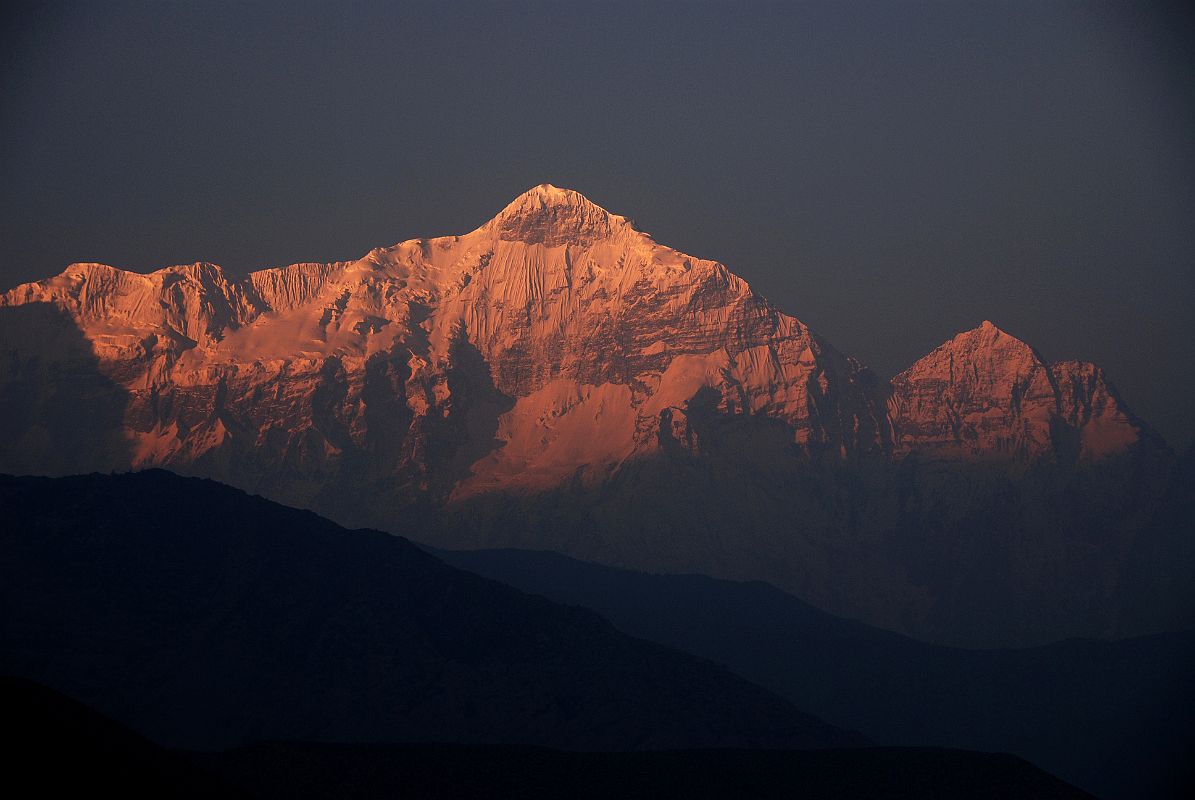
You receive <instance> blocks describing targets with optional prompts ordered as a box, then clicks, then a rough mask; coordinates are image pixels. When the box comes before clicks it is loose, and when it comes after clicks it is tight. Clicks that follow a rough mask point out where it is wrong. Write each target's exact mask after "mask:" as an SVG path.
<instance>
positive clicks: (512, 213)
mask: <svg viewBox="0 0 1195 800" xmlns="http://www.w3.org/2000/svg"><path fill="white" fill-rule="evenodd" d="M628 225H629V223H628V221H627V220H626V219H625V218H624V217H620V216H618V215H617V214H611V213H610V212H608V211H607V210H606V209H604V208H602V207H601V206H599V205H597V204H596V203H594V202H592V201H591V200H590V199H589V198H587V197H585V195H583V194H581V193H580V192H578V191H575V190H573V189H562V188H560V187H558V186H553V185H552V184H550V183H541V184H540V185H538V186H533V187H532V188H530V189H528V190H527V191H525V192H523V193H522V194H520V195H519V196H518V197H516V198H515V199H514V200H512V201H511V202H510V204H508V205H507V206H506V208H504V209H502V211H501V212H500V213H499V214H498V216H496V217H494V218H493V219H492V220H490V221H489V222H487V223H486V224H485V225H483V226H482V229H487V230H489V231H490V232H492V233H494V234H496V235H497V237H498V238H499V239H503V240H506V241H521V242H526V243H527V244H542V245H544V246H545V247H557V246H559V245H562V244H575V245H581V246H584V245H588V244H592V243H593V242H594V241H597V240H599V239H603V238H607V237H609V236H612V235H613V234H614V233H616V232H617V231H618V230H620V229H621V228H623V227H625V226H628Z"/></svg>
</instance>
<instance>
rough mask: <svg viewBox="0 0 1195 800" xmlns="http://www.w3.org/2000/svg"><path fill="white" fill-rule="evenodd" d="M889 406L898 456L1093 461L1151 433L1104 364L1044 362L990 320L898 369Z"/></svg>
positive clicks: (1126, 447)
mask: <svg viewBox="0 0 1195 800" xmlns="http://www.w3.org/2000/svg"><path fill="white" fill-rule="evenodd" d="M888 413H889V417H890V419H891V421H892V427H893V432H894V434H893V439H894V444H895V452H896V453H897V454H898V455H899V454H907V453H910V452H914V451H921V452H925V453H932V454H934V455H936V456H940V457H944V458H953V459H993V458H994V459H1016V460H1021V461H1025V460H1035V459H1040V458H1046V457H1054V458H1060V459H1072V460H1073V459H1075V458H1079V459H1084V460H1095V459H1100V458H1102V457H1104V456H1109V455H1113V454H1115V453H1117V452H1121V451H1123V450H1126V449H1128V448H1129V447H1130V446H1132V445H1133V444H1135V443H1136V442H1138V441H1140V440H1141V438H1142V436H1143V435H1144V429H1143V427H1142V425H1141V424H1140V423H1139V422H1137V421H1136V420H1135V419H1134V418H1133V417H1132V416H1131V415H1130V414H1129V413H1128V412H1127V411H1126V410H1125V409H1124V407H1123V406H1122V404H1121V403H1120V400H1119V398H1118V397H1117V396H1116V392H1115V390H1113V389H1112V387H1111V386H1110V385H1109V384H1108V382H1107V380H1105V378H1104V373H1103V370H1101V369H1100V368H1099V367H1097V366H1095V365H1094V364H1089V363H1086V362H1081V361H1064V362H1060V363H1058V364H1053V365H1051V364H1046V363H1045V362H1044V361H1042V359H1041V357H1040V356H1038V354H1037V353H1036V352H1035V351H1034V350H1033V348H1031V347H1030V346H1029V345H1027V344H1025V343H1024V342H1022V341H1020V340H1019V339H1016V338H1015V337H1012V336H1009V335H1008V334H1007V333H1005V332H1004V331H1002V330H1000V329H999V328H997V327H996V326H995V325H993V324H992V323H991V322H988V321H986V320H985V321H984V323H983V324H982V325H980V326H979V327H978V328H975V329H974V330H970V331H966V332H965V333H960V334H959V335H958V336H955V337H954V338H953V339H951V340H950V341H949V342H946V343H945V344H943V345H942V346H941V347H938V348H937V349H936V350H934V351H933V352H932V353H930V354H929V355H927V356H925V357H924V358H922V359H921V360H920V361H918V362H917V363H916V364H914V365H913V366H911V367H909V368H908V369H907V370H905V371H904V372H902V373H900V374H899V375H897V376H896V377H895V378H894V379H893V380H892V394H891V397H890V398H889V401H888Z"/></svg>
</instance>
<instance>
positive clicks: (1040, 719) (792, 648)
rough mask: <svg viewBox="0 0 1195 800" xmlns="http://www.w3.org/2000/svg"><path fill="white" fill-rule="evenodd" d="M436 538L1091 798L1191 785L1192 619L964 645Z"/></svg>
mask: <svg viewBox="0 0 1195 800" xmlns="http://www.w3.org/2000/svg"><path fill="white" fill-rule="evenodd" d="M435 552H436V553H437V555H439V556H440V557H442V558H444V559H445V560H447V561H448V562H449V563H451V564H454V565H456V566H459V567H462V568H465V569H469V570H472V571H475V572H478V573H479V574H482V575H485V576H487V577H491V578H494V579H496V580H500V581H503V582H504V583H508V584H510V585H512V586H516V587H518V588H520V589H523V590H524V591H527V592H532V593H536V594H541V595H543V596H545V597H548V598H549V599H552V600H555V601H557V602H561V603H568V604H575V605H580V606H584V607H586V608H591V609H593V610H595V611H598V612H599V613H601V614H602V616H604V617H605V618H607V619H608V620H610V621H611V622H613V623H614V624H615V625H616V626H617V627H618V628H619V629H620V630H622V631H625V632H627V633H629V634H632V635H634V636H639V637H642V638H645V639H650V640H652V641H656V642H660V643H662V644H667V645H669V646H672V647H676V648H678V649H681V650H685V651H687V652H690V653H694V654H697V655H701V656H704V657H706V658H709V659H710V660H711V661H714V662H716V663H719V664H724V665H726V666H727V667H728V668H729V669H731V670H733V671H734V672H736V673H737V674H739V675H742V676H744V677H747V678H749V679H751V680H752V681H754V682H756V683H758V684H759V685H761V686H764V687H766V688H769V689H772V690H773V691H775V692H777V693H778V694H780V695H783V696H784V697H787V698H788V699H789V700H791V701H792V702H793V703H794V704H795V705H797V706H798V707H800V708H803V709H807V710H809V711H811V712H813V713H815V714H817V715H818V716H819V717H821V718H823V719H826V720H828V721H830V722H832V723H834V724H837V725H840V726H844V727H847V728H849V729H852V730H858V731H861V732H863V733H865V734H866V735H868V736H869V737H871V738H872V739H873V740H874V741H876V742H878V743H881V744H889V745H894V744H900V745H920V746H929V745H933V746H940V747H959V748H967V749H975V750H985V751H994V752H1009V753H1015V754H1017V755H1019V756H1022V757H1024V758H1026V759H1028V760H1029V761H1031V762H1033V763H1034V764H1037V765H1040V766H1042V767H1043V768H1045V769H1047V770H1049V771H1050V772H1051V773H1053V774H1055V775H1058V776H1060V777H1062V778H1064V779H1066V780H1068V781H1070V782H1072V783H1074V784H1075V785H1078V786H1081V787H1083V788H1085V789H1087V790H1089V791H1091V792H1093V793H1095V794H1096V795H1098V796H1100V797H1109V798H1110V797H1125V798H1128V797H1180V796H1183V795H1184V793H1185V792H1186V791H1187V790H1189V789H1190V787H1191V786H1193V785H1195V768H1192V764H1195V685H1192V683H1191V681H1190V676H1191V675H1192V674H1195V631H1192V632H1186V633H1177V634H1162V635H1155V636H1148V637H1140V638H1135V639H1128V640H1123V641H1117V642H1101V641H1091V640H1072V641H1065V642H1058V643H1055V644H1051V645H1046V646H1041V647H1034V648H1026V649H1018V650H964V649H957V648H950V647H942V646H939V645H932V644H927V643H924V642H919V641H916V640H913V639H909V638H906V637H903V636H899V635H897V634H894V633H891V632H888V631H884V630H880V629H877V628H872V627H870V626H867V625H863V624H861V623H858V622H853V621H850V620H844V619H839V618H837V617H833V616H831V615H829V614H826V613H825V612H822V611H819V610H818V609H816V608H813V607H812V606H809V605H808V604H806V603H803V602H801V601H800V600H798V599H797V598H795V597H792V596H791V595H787V594H785V593H784V592H781V591H779V590H778V589H776V588H775V587H772V586H769V585H767V584H763V583H758V582H753V583H740V582H730V581H719V580H714V579H712V578H708V577H705V576H700V575H651V574H646V573H639V572H631V571H627V570H620V569H614V568H611V567H605V566H600V565H596V564H587V563H584V562H580V561H576V560H574V559H569V558H566V557H564V556H561V555H558V554H555V553H547V552H531V551H520V550H483V551H459V552H457V551H435Z"/></svg>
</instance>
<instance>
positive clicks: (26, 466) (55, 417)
mask: <svg viewBox="0 0 1195 800" xmlns="http://www.w3.org/2000/svg"><path fill="white" fill-rule="evenodd" d="M110 366H111V365H107V364H101V362H100V360H99V359H98V358H97V357H96V355H95V353H94V352H93V350H92V347H91V343H90V341H89V340H88V339H87V338H86V337H85V336H84V334H83V332H82V331H80V330H79V327H78V325H77V324H76V323H75V320H74V319H73V318H72V317H71V315H70V314H68V313H67V312H66V311H64V310H63V309H61V308H60V307H58V306H56V305H54V304H52V303H29V304H24V305H17V306H3V305H0V440H3V442H4V445H3V446H2V447H0V471H4V472H10V473H18V474H41V475H67V474H71V473H74V472H80V471H90V470H111V469H127V468H128V466H129V463H130V455H129V446H128V442H127V440H126V436H125V430H126V424H127V423H126V420H125V409H126V406H127V404H128V392H127V391H126V389H125V387H124V386H122V385H121V383H120V382H119V380H120V377H121V376H120V375H110V374H108V371H107V369H106V368H109V367H110Z"/></svg>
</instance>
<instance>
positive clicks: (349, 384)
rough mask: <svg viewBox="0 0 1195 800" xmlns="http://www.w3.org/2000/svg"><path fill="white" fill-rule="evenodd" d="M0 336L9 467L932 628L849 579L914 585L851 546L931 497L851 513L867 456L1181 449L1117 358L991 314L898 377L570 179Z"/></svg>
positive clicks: (44, 284)
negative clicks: (372, 241) (361, 250)
mask: <svg viewBox="0 0 1195 800" xmlns="http://www.w3.org/2000/svg"><path fill="white" fill-rule="evenodd" d="M0 334H2V336H0V359H2V360H0V399H2V400H3V403H4V406H5V409H6V411H7V412H8V413H6V414H5V415H3V419H0V436H2V437H3V441H4V442H5V445H4V446H3V448H2V449H0V471H11V472H34V473H43V474H44V473H49V474H63V473H69V472H79V471H87V470H112V469H127V468H147V467H166V468H169V469H171V470H174V471H177V472H182V473H187V474H196V475H202V476H206V477H212V478H216V479H218V480H222V481H225V482H228V483H231V484H233V485H236V486H239V487H241V488H244V489H247V490H250V491H254V492H258V493H261V494H264V495H266V496H268V497H270V498H272V499H275V500H279V501H282V502H285V503H288V504H292V505H297V506H301V507H308V508H313V509H315V510H318V511H321V512H322V513H325V514H327V515H329V516H331V517H332V518H333V519H336V520H337V521H339V522H341V523H344V524H351V525H369V526H373V527H381V528H386V529H389V530H401V531H403V532H405V533H406V534H407V535H410V536H413V537H415V538H424V539H425V540H434V541H435V542H438V543H441V544H445V543H447V544H459V545H499V544H513V543H518V544H523V545H528V544H536V545H538V546H541V547H555V548H557V549H562V550H565V551H566V552H570V553H572V554H574V555H579V556H581V557H590V558H594V559H599V560H605V561H609V562H613V563H618V564H622V565H625V566H638V567H651V568H657V569H679V568H684V569H695V570H698V571H706V572H711V573H714V574H719V575H722V576H724V577H765V578H767V579H769V580H773V581H775V582H778V583H780V584H781V585H784V586H786V587H787V588H789V589H791V590H793V591H796V592H797V593H799V594H802V596H805V597H807V598H810V599H813V600H815V601H819V602H822V603H823V604H825V605H827V606H828V607H830V608H831V610H834V611H837V612H838V613H848V614H855V615H861V616H866V617H868V618H870V619H872V620H873V621H877V622H880V623H881V624H890V625H894V626H897V627H900V626H901V625H904V626H905V627H906V628H907V627H908V626H909V625H912V626H913V627H916V625H918V624H920V623H918V622H917V621H916V620H918V619H922V618H923V616H924V614H925V613H928V612H927V611H926V610H925V608H923V609H922V610H921V611H919V612H917V613H916V614H913V619H914V621H913V622H909V623H901V622H899V621H893V619H889V618H887V617H885V616H884V615H885V614H887V613H889V611H885V609H894V608H897V606H894V605H893V604H892V603H889V602H884V601H879V600H877V601H876V602H874V603H873V602H871V601H866V602H864V601H863V600H861V599H860V598H859V597H853V596H854V595H858V594H860V593H862V594H864V595H867V596H868V597H873V599H874V597H879V596H880V595H882V594H883V592H879V591H878V590H873V589H858V590H850V591H847V590H845V589H842V588H837V589H836V588H833V587H835V586H836V585H841V584H842V582H841V581H839V580H837V579H836V577H835V576H836V575H838V574H839V572H840V571H841V570H843V569H848V570H851V571H852V572H854V573H859V574H858V575H856V578H857V579H858V580H859V581H870V582H872V583H875V584H877V585H885V586H888V587H889V588H892V587H899V586H903V585H905V584H908V583H909V581H910V578H909V577H908V576H907V575H899V574H897V575H894V574H889V572H890V570H888V569H887V568H884V567H882V566H881V564H880V562H878V561H875V562H874V563H873V561H874V560H875V559H876V558H881V556H877V555H874V554H873V555H867V556H862V557H859V558H858V559H854V560H852V558H851V557H850V556H848V555H847V553H849V552H850V551H851V548H854V547H864V548H866V547H867V546H868V545H866V544H865V542H867V541H872V540H874V539H875V537H877V536H880V535H881V533H880V532H881V531H883V530H888V531H891V530H894V529H899V528H900V525H902V524H905V523H903V522H900V521H898V520H897V519H896V517H894V516H893V514H894V513H895V512H892V511H891V509H892V508H893V507H895V506H897V505H899V504H900V503H907V502H908V498H909V496H910V495H909V494H908V493H907V492H906V493H904V494H901V493H900V492H899V491H897V490H896V489H895V488H893V487H892V485H890V484H891V482H892V481H895V480H896V479H895V478H885V479H884V480H885V481H886V483H885V488H884V489H883V491H880V492H879V494H877V495H876V496H875V497H872V498H871V499H867V500H866V501H863V504H862V505H861V506H858V507H854V508H848V507H847V506H848V505H849V503H848V502H847V501H846V500H845V499H844V497H843V491H845V490H844V489H843V488H842V485H841V483H835V481H840V476H841V475H842V474H843V470H844V469H848V470H861V471H862V472H861V473H860V474H863V475H871V474H873V473H874V472H875V471H876V470H879V471H880V472H881V473H883V474H885V475H889V476H891V475H897V474H903V473H901V472H900V469H901V468H900V466H899V465H900V464H902V463H904V462H907V461H910V458H911V457H915V458H913V462H915V464H916V465H917V466H916V469H923V468H924V465H925V464H927V463H945V464H960V465H967V466H970V465H975V464H990V463H997V464H1010V465H1014V466H1015V467H1016V468H1017V469H1019V470H1021V471H1024V470H1025V469H1031V468H1035V465H1055V464H1064V465H1073V464H1076V463H1081V464H1093V465H1094V464H1100V463H1104V462H1107V461H1109V459H1111V460H1117V459H1121V458H1124V457H1126V456H1127V455H1129V454H1133V453H1137V452H1138V451H1142V450H1143V448H1144V449H1146V450H1150V451H1151V452H1155V451H1156V452H1162V451H1164V449H1165V448H1164V445H1161V444H1160V443H1159V442H1157V441H1156V440H1155V439H1154V438H1153V437H1152V435H1151V434H1149V432H1148V430H1147V429H1146V428H1145V427H1144V426H1143V425H1142V424H1141V423H1139V422H1138V421H1137V420H1136V419H1135V418H1133V417H1132V416H1131V415H1130V414H1129V412H1128V411H1127V410H1125V409H1124V408H1123V406H1122V404H1121V403H1120V402H1119V400H1118V399H1117V397H1116V394H1115V392H1114V390H1113V389H1112V388H1111V387H1110V385H1109V384H1108V383H1107V382H1106V381H1105V379H1104V376H1103V373H1102V372H1101V371H1100V370H1099V369H1098V368H1096V367H1094V366H1092V365H1090V364H1081V363H1077V362H1064V363H1060V364H1055V365H1047V364H1045V363H1044V362H1043V361H1042V360H1041V359H1040V358H1039V357H1038V356H1037V355H1036V354H1035V353H1034V351H1033V350H1032V348H1030V347H1029V346H1027V345H1025V344H1024V343H1023V342H1020V341H1018V340H1017V339H1015V338H1013V337H1011V336H1009V335H1008V334H1006V333H1004V332H1002V331H1000V330H999V329H997V328H995V327H994V326H992V325H991V324H990V323H985V324H984V325H982V326H981V327H979V328H977V329H976V330H973V331H969V332H967V333H963V334H960V335H958V336H956V337H955V338H954V339H953V340H951V341H950V342H948V343H946V344H945V345H943V346H942V347H940V348H938V349H937V350H935V351H934V352H933V353H931V354H930V355H928V356H926V357H925V358H924V359H922V360H921V361H919V362H917V364H915V365H914V366H913V367H911V368H910V369H908V370H906V371H905V372H903V373H901V375H899V376H897V378H896V379H895V380H894V381H892V383H891V385H885V384H883V382H881V381H879V380H877V379H876V378H875V376H874V375H872V373H870V372H869V371H868V370H867V369H866V368H864V367H863V366H862V365H861V364H859V362H858V361H856V360H855V359H853V358H850V357H848V356H846V355H843V354H841V353H839V352H838V351H836V350H835V349H834V348H833V347H832V346H830V345H829V344H828V343H827V342H826V341H824V340H823V339H821V338H820V337H818V336H817V335H816V334H814V333H813V332H811V331H810V330H809V329H808V328H807V327H806V326H805V325H804V324H802V323H801V322H800V321H798V320H796V319H794V318H793V317H790V316H788V315H786V314H784V313H782V312H781V311H779V310H778V309H776V308H775V307H774V306H772V305H771V304H769V303H768V302H767V301H766V300H764V299H763V298H761V297H759V296H758V295H756V294H755V293H754V292H752V290H751V289H750V287H749V286H748V285H747V284H746V283H745V282H744V281H743V280H741V279H740V278H739V277H737V276H736V275H734V274H733V273H731V272H730V271H729V270H728V269H727V268H726V267H725V266H724V265H722V264H719V263H717V262H713V261H705V260H702V259H698V258H693V257H690V256H687V255H685V254H683V253H680V252H677V251H676V250H673V249H670V248H668V247H665V246H662V245H659V244H657V243H656V242H654V241H653V240H652V239H651V238H650V237H649V236H648V235H647V234H645V233H643V232H642V231H640V230H638V229H636V228H635V226H634V225H633V224H632V223H631V222H630V221H629V220H627V219H626V218H624V217H621V216H618V215H616V214H611V213H609V212H607V211H606V210H604V209H602V208H600V207H599V206H597V205H595V204H593V203H591V202H590V201H589V200H587V199H586V198H584V197H583V196H581V195H580V194H578V193H576V192H573V191H569V190H564V189H559V188H556V187H553V186H548V185H543V186H538V187H535V188H534V189H531V190H529V191H528V192H526V193H524V194H523V195H521V196H520V197H518V198H516V199H515V200H514V202H512V203H511V204H510V205H509V206H507V207H506V208H505V209H503V211H502V212H501V213H500V214H498V216H496V217H495V218H494V219H492V220H490V221H489V222H487V223H486V224H484V225H482V226H481V227H479V228H478V229H476V230H474V231H472V232H471V233H468V234H465V235H463V236H448V237H441V238H435V239H416V240H411V241H407V242H403V243H401V244H397V245H394V246H393V247H388V248H379V249H376V250H373V251H371V252H370V253H368V254H366V255H365V256H364V257H363V258H360V259H358V260H356V261H348V262H338V263H333V264H295V265H291V266H288V267H283V268H278V269H267V270H262V271H259V272H254V273H252V274H250V275H248V276H247V277H245V278H243V279H232V278H230V277H229V276H227V275H225V274H224V273H223V272H222V271H221V270H220V268H219V267H217V266H215V265H212V264H195V265H191V266H179V267H170V268H167V269H163V270H159V271H157V272H154V273H152V274H148V275H141V274H135V273H130V272H124V271H121V270H118V269H114V268H112V267H108V266H104V265H99V264H74V265H72V266H70V267H68V268H67V270H66V271H65V272H63V273H62V274H61V275H58V276H56V277H54V278H50V279H48V280H44V281H38V282H35V283H29V284H25V285H22V286H18V287H16V288H15V289H12V290H11V291H9V292H7V293H6V294H4V295H3V296H0ZM906 471H907V470H906ZM828 476H829V477H828ZM834 476H839V477H834ZM852 480H853V482H852V481H848V482H847V485H849V486H852V487H856V488H855V489H851V490H850V491H856V489H857V487H858V486H859V485H861V484H860V483H859V481H858V480H854V479H852ZM869 480H870V479H869ZM826 481H831V483H832V484H833V485H830V484H827V483H826ZM859 491H862V490H859ZM869 491H870V490H869ZM984 491H987V490H986V489H985V490H984ZM869 497H871V495H869ZM877 498H879V499H877ZM858 502H861V501H860V500H859V498H857V497H855V498H853V499H851V500H850V503H858ZM706 504H713V506H712V507H710V508H708V512H709V514H710V515H713V517H715V518H716V521H714V522H712V523H711V522H708V521H707V520H705V519H698V518H694V517H693V515H694V514H695V513H696V512H695V511H694V509H698V508H703V507H705V506H706ZM545 509H547V510H545ZM563 509H571V510H570V511H569V512H568V513H567V514H565V513H564V511H563ZM578 509H581V510H580V511H578ZM653 509H654V510H653ZM767 509H772V510H771V511H768V510H767ZM778 509H783V514H784V515H786V516H784V517H782V518H780V519H777V517H776V514H778V513H781V512H780V511H779V510H778ZM440 510H443V511H444V513H445V514H446V515H447V517H446V518H447V519H448V522H447V523H446V524H447V527H445V526H444V524H442V523H444V519H445V516H444V514H441V513H440ZM919 513H920V512H919ZM512 514H514V515H515V517H511V515H512ZM577 514H581V515H582V516H583V517H584V519H582V520H580V521H579V520H578V517H577ZM429 515H431V516H429ZM495 515H498V516H499V517H502V518H503V519H506V520H507V523H503V524H498V521H497V518H496V517H495ZM433 517H435V518H436V519H435V521H434V524H433V522H432V518H433ZM650 519H655V520H656V522H657V523H658V524H654V525H653V526H652V527H651V528H650V529H649V530H642V528H641V526H642V525H643V524H645V523H643V522H641V521H643V520H650ZM536 520H538V522H536ZM794 525H795V526H796V528H797V531H796V532H794V531H793V526H794ZM420 526H423V527H420ZM868 526H870V527H868ZM616 527H617V528H618V531H619V532H618V533H612V531H613V530H614V528H616ZM864 529H866V530H868V531H870V533H867V534H866V535H865V534H863V533H860V531H862V530H864ZM549 530H550V532H548V531H549ZM503 531H505V532H503ZM628 531H641V532H642V536H640V537H639V538H633V537H630V534H629V533H627V532H628ZM619 537H623V540H620V539H619ZM852 537H855V538H857V539H858V541H852ZM516 540H517V541H516ZM776 542H782V543H783V548H781V549H783V550H784V551H785V552H786V553H787V555H786V556H785V557H784V558H779V557H778V556H777V550H776V547H775V546H774V545H775V544H776ZM794 543H796V544H794ZM902 547H903V545H902ZM843 548H846V549H845V550H844V549H843ZM880 551H882V548H881V549H880ZM883 557H884V558H886V556H883ZM862 564H871V566H867V567H866V568H864V567H862V566H858V565H862ZM844 565H850V566H844ZM860 570H862V572H860ZM881 573H883V574H881ZM914 582H915V581H914ZM892 591H897V589H895V588H892ZM911 594H912V595H917V596H919V597H920V596H922V595H923V594H924V593H923V592H921V590H920V589H917V590H911ZM848 595H851V596H852V597H853V599H852V598H850V597H848ZM910 602H911V601H910ZM925 604H926V608H928V607H929V606H930V605H932V603H931V602H930V601H929V600H925ZM892 613H896V612H892ZM899 613H900V614H902V615H905V616H907V614H905V612H904V611H901V612H899ZM903 618H904V617H902V619H903Z"/></svg>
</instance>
